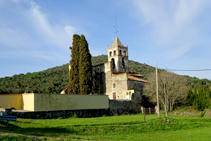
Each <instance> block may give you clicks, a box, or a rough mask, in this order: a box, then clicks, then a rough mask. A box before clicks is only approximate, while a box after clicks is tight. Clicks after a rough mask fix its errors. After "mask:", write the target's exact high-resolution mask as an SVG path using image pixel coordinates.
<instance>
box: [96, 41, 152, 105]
mask: <svg viewBox="0 0 211 141" xmlns="http://www.w3.org/2000/svg"><path fill="white" fill-rule="evenodd" d="M107 51H108V62H106V63H103V64H99V65H96V66H93V68H92V70H93V84H94V85H93V92H94V94H103V95H108V96H109V99H121V100H125V99H128V100H132V99H136V100H138V99H139V100H138V101H140V99H141V95H142V93H143V87H144V84H145V83H148V81H146V80H143V75H141V74H138V73H135V72H129V64H128V46H124V45H122V43H121V42H120V40H119V38H118V37H116V38H115V40H114V42H113V44H112V45H111V46H110V47H107ZM132 90H133V91H132Z"/></svg>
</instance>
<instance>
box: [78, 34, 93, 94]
mask: <svg viewBox="0 0 211 141" xmlns="http://www.w3.org/2000/svg"><path fill="white" fill-rule="evenodd" d="M79 52H80V60H79V85H80V93H81V94H90V93H91V92H92V85H93V83H92V62H91V58H92V56H91V54H90V52H89V47H88V43H87V41H86V39H85V37H84V35H81V38H80V50H79Z"/></svg>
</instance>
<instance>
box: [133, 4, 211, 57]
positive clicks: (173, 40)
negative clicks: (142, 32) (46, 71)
mask: <svg viewBox="0 0 211 141" xmlns="http://www.w3.org/2000/svg"><path fill="white" fill-rule="evenodd" d="M208 3H210V2H209V1H207V0H200V1H199V0H173V1H165V0H163V1H156V0H147V1H134V4H135V6H136V8H137V10H138V11H139V14H140V15H141V17H140V16H139V18H142V19H143V18H144V21H145V23H146V24H151V25H152V26H153V32H152V34H153V36H152V37H153V38H154V40H156V42H157V44H158V47H162V48H163V49H167V50H168V51H169V52H168V55H167V57H168V58H169V59H172V58H177V57H179V56H181V55H183V54H185V53H186V52H188V51H189V50H190V49H191V48H192V46H193V45H194V44H195V43H196V41H197V38H198V37H197V35H198V33H199V31H200V28H201V26H202V25H200V24H199V22H198V21H197V20H198V19H199V17H200V15H201V14H202V13H203V10H204V9H205V8H206V6H207V5H208Z"/></svg>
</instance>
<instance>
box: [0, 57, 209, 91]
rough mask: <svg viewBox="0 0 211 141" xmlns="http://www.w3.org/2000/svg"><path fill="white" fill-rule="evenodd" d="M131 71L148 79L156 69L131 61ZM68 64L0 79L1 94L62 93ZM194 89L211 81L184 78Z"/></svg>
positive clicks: (102, 59)
mask: <svg viewBox="0 0 211 141" xmlns="http://www.w3.org/2000/svg"><path fill="white" fill-rule="evenodd" d="M107 61H108V60H107V55H100V56H96V57H92V65H93V66H95V65H97V64H101V63H104V62H107ZM129 67H130V71H132V72H137V73H140V74H142V75H144V78H145V79H147V77H148V76H149V74H150V73H152V72H154V71H155V68H154V67H152V66H149V65H147V64H141V63H139V62H135V61H132V60H129ZM68 72H69V70H68V64H64V65H62V66H57V67H53V68H49V69H47V70H44V71H40V72H34V73H27V74H19V75H13V76H12V77H5V78H0V94H10V93H25V92H34V93H60V92H61V91H62V90H63V89H64V88H65V87H66V86H67V85H68V81H69V80H68ZM184 77H186V78H187V79H188V82H189V84H190V85H192V87H195V86H201V85H202V86H204V87H205V88H206V89H210V88H211V87H210V86H211V85H210V84H211V81H210V80H207V79H201V80H200V79H198V78H196V77H194V78H193V77H189V76H184Z"/></svg>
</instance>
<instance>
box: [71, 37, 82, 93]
mask: <svg viewBox="0 0 211 141" xmlns="http://www.w3.org/2000/svg"><path fill="white" fill-rule="evenodd" d="M79 42H80V36H79V35H77V34H74V35H73V43H72V47H70V49H71V60H70V67H71V68H70V71H69V85H68V93H69V94H79V93H80V89H79Z"/></svg>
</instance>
